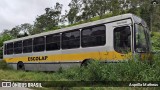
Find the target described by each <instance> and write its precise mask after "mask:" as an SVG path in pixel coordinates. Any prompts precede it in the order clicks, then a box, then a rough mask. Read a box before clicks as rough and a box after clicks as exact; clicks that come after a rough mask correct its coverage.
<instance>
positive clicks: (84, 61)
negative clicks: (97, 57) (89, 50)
mask: <svg viewBox="0 0 160 90" xmlns="http://www.w3.org/2000/svg"><path fill="white" fill-rule="evenodd" d="M92 61H94V60H93V59H85V60H83V61H82V63H81V67H83V66H84V67H86V66H88V65H89V64H90V63H91V62H92Z"/></svg>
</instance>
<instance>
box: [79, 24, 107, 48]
mask: <svg viewBox="0 0 160 90" xmlns="http://www.w3.org/2000/svg"><path fill="white" fill-rule="evenodd" d="M105 44H106V29H105V26H104V25H100V26H95V27H88V28H84V29H83V30H82V47H92V46H102V45H105Z"/></svg>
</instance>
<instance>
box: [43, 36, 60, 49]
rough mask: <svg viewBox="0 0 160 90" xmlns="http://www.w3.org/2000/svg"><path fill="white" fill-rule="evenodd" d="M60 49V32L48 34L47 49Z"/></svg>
mask: <svg viewBox="0 0 160 90" xmlns="http://www.w3.org/2000/svg"><path fill="white" fill-rule="evenodd" d="M59 49H60V34H59V33H58V34H51V35H47V36H46V50H47V51H50V50H59Z"/></svg>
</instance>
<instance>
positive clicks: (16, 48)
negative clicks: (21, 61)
mask: <svg viewBox="0 0 160 90" xmlns="http://www.w3.org/2000/svg"><path fill="white" fill-rule="evenodd" d="M19 53H22V41H17V42H14V54H19Z"/></svg>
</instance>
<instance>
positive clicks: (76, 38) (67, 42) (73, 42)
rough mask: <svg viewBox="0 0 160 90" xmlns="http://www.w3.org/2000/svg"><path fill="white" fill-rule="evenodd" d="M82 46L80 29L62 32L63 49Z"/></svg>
mask: <svg viewBox="0 0 160 90" xmlns="http://www.w3.org/2000/svg"><path fill="white" fill-rule="evenodd" d="M79 47H80V31H79V30H74V31H69V32H64V33H62V49H71V48H79Z"/></svg>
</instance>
